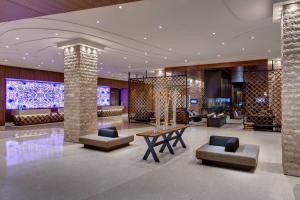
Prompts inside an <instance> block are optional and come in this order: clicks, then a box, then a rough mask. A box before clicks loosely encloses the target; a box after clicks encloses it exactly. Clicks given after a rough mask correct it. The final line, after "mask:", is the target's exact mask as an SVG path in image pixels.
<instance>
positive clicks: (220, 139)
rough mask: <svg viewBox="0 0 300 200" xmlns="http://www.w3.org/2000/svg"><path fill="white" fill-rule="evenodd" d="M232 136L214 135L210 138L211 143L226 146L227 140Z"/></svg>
mask: <svg viewBox="0 0 300 200" xmlns="http://www.w3.org/2000/svg"><path fill="white" fill-rule="evenodd" d="M230 138H231V137H225V136H216V135H212V136H210V138H209V145H214V146H222V147H225V145H226V142H227V140H229V139H230Z"/></svg>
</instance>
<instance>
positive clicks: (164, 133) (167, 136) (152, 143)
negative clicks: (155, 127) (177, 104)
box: [136, 125, 188, 162]
mask: <svg viewBox="0 0 300 200" xmlns="http://www.w3.org/2000/svg"><path fill="white" fill-rule="evenodd" d="M187 127H188V126H187V125H176V126H174V127H172V126H170V127H169V128H168V129H166V130H160V131H158V132H153V131H147V132H143V133H138V134H136V135H137V136H141V137H144V139H145V142H146V144H147V145H148V149H147V151H146V153H145V155H144V157H143V160H147V158H148V157H149V155H150V153H151V155H152V157H153V158H154V160H155V162H159V159H158V157H157V154H156V152H155V150H154V147H156V146H159V145H162V146H161V148H160V150H159V152H160V153H162V152H164V150H165V148H166V147H167V148H168V150H169V152H170V153H171V154H174V150H173V148H172V147H176V145H177V144H178V142H180V144H181V146H182V147H183V148H186V145H185V144H184V142H183V140H182V134H183V132H184V130H185V129H186V128H187ZM173 134H175V135H174V136H173ZM159 137H162V138H163V140H162V141H159V142H157V139H158V138H159ZM151 138H152V139H151ZM172 140H175V141H174V143H173V145H172V146H171V144H170V141H172Z"/></svg>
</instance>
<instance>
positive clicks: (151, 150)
mask: <svg viewBox="0 0 300 200" xmlns="http://www.w3.org/2000/svg"><path fill="white" fill-rule="evenodd" d="M157 138H158V137H154V138H153V139H152V141H150V139H149V138H148V137H146V136H144V139H145V141H146V143H147V145H148V149H147V151H146V153H145V155H144V157H143V160H147V158H148V156H149V155H150V153H151V154H152V156H153V158H154V160H155V162H159V159H158V157H157V155H156V153H155V150H154V146H155V143H156V141H157Z"/></svg>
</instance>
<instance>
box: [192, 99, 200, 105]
mask: <svg viewBox="0 0 300 200" xmlns="http://www.w3.org/2000/svg"><path fill="white" fill-rule="evenodd" d="M198 102H199V100H198V99H191V104H198Z"/></svg>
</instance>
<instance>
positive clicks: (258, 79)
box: [244, 69, 282, 131]
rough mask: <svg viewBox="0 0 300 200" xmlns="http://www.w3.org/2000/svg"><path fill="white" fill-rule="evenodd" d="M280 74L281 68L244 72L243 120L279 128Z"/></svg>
mask: <svg viewBox="0 0 300 200" xmlns="http://www.w3.org/2000/svg"><path fill="white" fill-rule="evenodd" d="M281 75H282V72H281V69H278V70H272V71H255V72H245V82H246V87H245V90H244V96H245V99H246V104H245V118H244V121H245V122H247V123H249V122H252V123H254V126H260V127H274V129H275V130H276V131H279V130H280V129H281V87H282V86H281Z"/></svg>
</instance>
